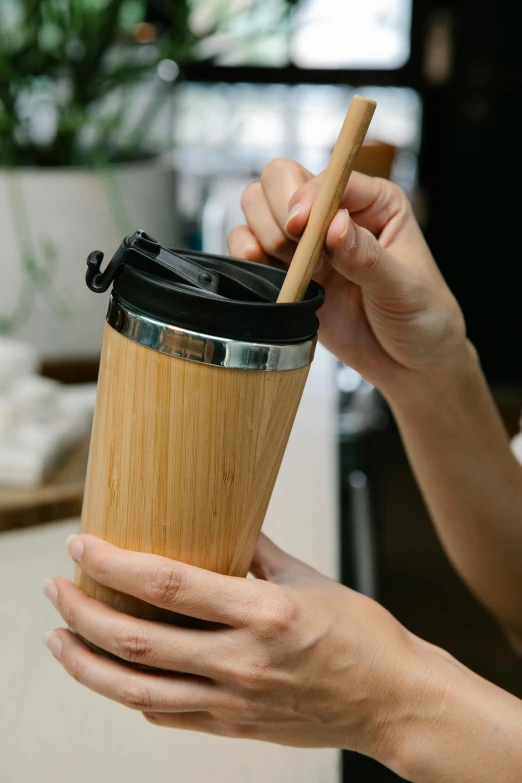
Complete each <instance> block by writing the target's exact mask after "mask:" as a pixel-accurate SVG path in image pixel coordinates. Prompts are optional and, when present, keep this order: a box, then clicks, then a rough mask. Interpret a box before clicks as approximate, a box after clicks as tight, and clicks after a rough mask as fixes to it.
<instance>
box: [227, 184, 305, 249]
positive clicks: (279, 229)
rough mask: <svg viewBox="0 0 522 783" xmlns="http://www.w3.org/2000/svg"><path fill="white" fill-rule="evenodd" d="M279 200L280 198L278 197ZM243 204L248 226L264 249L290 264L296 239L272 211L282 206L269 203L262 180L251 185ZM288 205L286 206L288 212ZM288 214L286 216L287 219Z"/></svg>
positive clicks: (285, 209)
mask: <svg viewBox="0 0 522 783" xmlns="http://www.w3.org/2000/svg"><path fill="white" fill-rule="evenodd" d="M277 201H278V202H279V201H280V199H277ZM241 206H242V209H243V212H244V214H245V218H246V221H247V223H248V227H249V229H250V231H251V232H252V234H254V236H255V237H256V238H257V240H258V242H259V244H260V245H261V247H262V249H263V251H264V252H265V253H266V254H267V255H269V256H272V258H277V259H279V260H280V261H283V262H284V263H286V264H289V263H290V261H291V260H292V257H293V255H294V251H295V248H296V244H297V243H296V241H295V240H292V239H290V238H289V237H288V235H287V234H286V233H285V232H284V230H283V226H284V222H283V224H282V225H280V224H279V223H278V222H277V220H276V218H275V217H274V215H273V213H272V209H279V211H281V207H280V206H279V207H278V205H277V204H272V205H269V202H268V199H267V197H266V195H265V192H264V190H263V186H262V185H261V183H260V182H254V183H253V184H252V185H250V186H249V187H248V188H247V189H246V190H245V192H244V193H243V196H242V198H241ZM286 211H287V207H286V205H285V206H284V212H285V213H286ZM286 217H287V215H286V214H285V216H284V221H286Z"/></svg>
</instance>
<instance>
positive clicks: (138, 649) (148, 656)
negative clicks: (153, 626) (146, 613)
mask: <svg viewBox="0 0 522 783" xmlns="http://www.w3.org/2000/svg"><path fill="white" fill-rule="evenodd" d="M113 652H114V654H115V655H117V656H118V657H119V658H123V660H125V661H130V662H131V663H143V662H144V661H147V662H150V661H151V660H152V658H153V654H154V650H153V647H152V645H151V642H150V639H149V638H148V636H147V634H146V633H145V632H144V630H143V629H142V628H140V627H139V626H136V625H132V624H131V623H129V624H128V625H124V626H123V627H122V628H121V629H120V630H119V631H118V633H117V634H116V636H115V638H114V642H113Z"/></svg>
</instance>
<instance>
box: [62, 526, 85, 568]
mask: <svg viewBox="0 0 522 783" xmlns="http://www.w3.org/2000/svg"><path fill="white" fill-rule="evenodd" d="M65 545H66V547H67V551H68V552H69V554H70V556H71V557H72V559H73V560H74V562H75V563H79V562H80V560H81V559H82V555H83V541H82V540H81V538H80V537H79V536H77V535H76V533H72V535H70V536H67V538H66V540H65Z"/></svg>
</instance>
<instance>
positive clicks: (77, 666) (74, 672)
mask: <svg viewBox="0 0 522 783" xmlns="http://www.w3.org/2000/svg"><path fill="white" fill-rule="evenodd" d="M69 673H70V675H71V677H72V678H73V680H76V682H79V683H82V684H83V683H84V682H85V680H86V670H85V661H84V660H83V659H82V658H81V657H80V656H74V658H73V659H72V660H71V662H70V665H69Z"/></svg>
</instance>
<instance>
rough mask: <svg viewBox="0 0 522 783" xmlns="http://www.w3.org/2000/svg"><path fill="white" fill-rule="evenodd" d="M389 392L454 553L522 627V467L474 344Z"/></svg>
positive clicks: (482, 591) (504, 618)
mask: <svg viewBox="0 0 522 783" xmlns="http://www.w3.org/2000/svg"><path fill="white" fill-rule="evenodd" d="M387 396H388V399H389V401H390V404H391V406H392V409H393V411H394V414H395V417H396V420H397V423H398V426H399V428H400V431H401V434H402V438H403V441H404V445H405V448H406V451H407V453H408V455H409V458H410V462H411V465H412V467H413V470H414V472H415V474H416V477H417V480H418V483H419V485H420V488H421V490H422V492H423V494H424V497H425V500H426V503H427V505H428V508H429V510H430V512H431V515H432V518H433V520H434V523H435V526H436V529H437V531H438V534H439V536H440V538H441V541H442V543H443V545H444V547H445V549H446V551H447V553H448V555H449V557H450V559H451V560H452V562H453V564H454V565H455V567H456V569H457V570H458V571H459V572H460V574H461V576H462V577H463V579H464V580H465V581H466V582H467V583H468V584H469V586H470V587H471V588H472V590H473V591H474V592H475V593H476V595H477V596H478V597H479V598H480V599H481V600H482V601H483V602H484V604H485V605H486V606H487V607H489V609H490V610H491V611H492V612H493V613H494V614H495V615H496V616H497V617H498V619H499V620H500V621H501V622H502V623H503V624H504V625H505V626H506V627H507V628H510V629H511V630H513V631H515V632H518V631H521V632H522V568H521V563H522V470H521V468H520V465H519V464H518V463H517V461H516V460H515V458H514V457H513V455H512V454H511V450H510V448H509V442H508V437H507V433H506V431H505V429H504V427H503V424H502V422H501V420H500V417H499V415H498V412H497V410H496V408H495V405H494V403H493V400H492V398H491V395H490V392H489V390H488V388H487V384H486V381H485V379H484V377H483V374H482V372H481V369H480V366H479V363H478V360H477V358H476V354H475V352H474V349H473V348H472V347H471V346H467V345H466V346H465V347H463V350H462V355H461V357H459V361H458V363H456V364H455V365H454V367H453V368H449V367H448V368H445V369H444V368H443V369H441V371H440V372H433V373H431V374H430V375H426V376H421V375H419V374H417V375H414V374H412V376H411V377H409V378H408V379H406V380H405V381H404V383H402V384H400V385H397V386H396V387H395V388H394V389H393V390H390V393H389V394H387Z"/></svg>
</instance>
